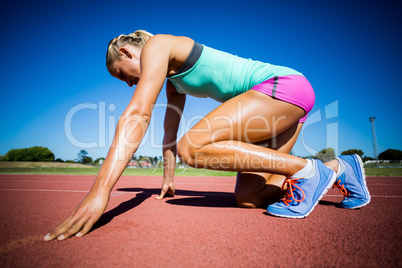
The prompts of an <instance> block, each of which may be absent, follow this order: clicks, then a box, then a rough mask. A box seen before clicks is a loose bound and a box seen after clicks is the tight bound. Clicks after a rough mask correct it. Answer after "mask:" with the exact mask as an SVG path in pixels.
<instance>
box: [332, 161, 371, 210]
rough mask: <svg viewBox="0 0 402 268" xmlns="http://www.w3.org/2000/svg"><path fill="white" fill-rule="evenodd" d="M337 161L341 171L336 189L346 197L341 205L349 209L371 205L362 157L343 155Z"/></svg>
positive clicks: (339, 171)
mask: <svg viewBox="0 0 402 268" xmlns="http://www.w3.org/2000/svg"><path fill="white" fill-rule="evenodd" d="M335 161H337V162H338V164H339V170H338V172H337V179H336V182H335V184H334V187H337V188H338V189H339V190H340V191H341V193H342V194H343V195H344V196H345V198H344V199H343V201H342V202H341V203H340V204H339V205H340V206H341V207H343V208H347V209H356V208H361V207H364V206H366V205H367V204H368V203H370V199H371V197H370V193H369V191H368V189H367V184H366V175H365V171H364V166H363V161H362V160H361V158H360V156H359V155H357V154H355V155H341V156H340V157H337V158H336V160H335Z"/></svg>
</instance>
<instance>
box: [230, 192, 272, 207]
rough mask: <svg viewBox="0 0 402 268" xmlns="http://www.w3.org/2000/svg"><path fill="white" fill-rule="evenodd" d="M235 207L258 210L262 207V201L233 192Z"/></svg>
mask: <svg viewBox="0 0 402 268" xmlns="http://www.w3.org/2000/svg"><path fill="white" fill-rule="evenodd" d="M234 196H235V199H236V202H237V205H238V206H239V207H241V208H260V207H262V206H263V205H264V203H265V202H264V200H259V198H256V197H255V196H250V195H248V194H244V193H239V192H235V194H234Z"/></svg>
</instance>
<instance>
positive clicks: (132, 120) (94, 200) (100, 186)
mask: <svg viewBox="0 0 402 268" xmlns="http://www.w3.org/2000/svg"><path fill="white" fill-rule="evenodd" d="M169 53H170V50H169V46H168V45H166V44H164V43H163V40H160V39H158V38H156V39H155V40H154V41H151V40H149V41H148V42H147V44H146V45H145V46H144V48H143V49H142V53H141V70H142V74H141V79H140V81H139V83H138V86H137V88H136V90H135V92H134V94H133V97H132V99H131V101H130V103H129V105H128V106H127V108H126V110H125V111H124V113H123V115H122V116H121V118H120V119H119V121H118V124H117V128H116V133H115V136H114V139H113V143H112V146H111V148H110V150H109V153H108V155H107V157H106V160H105V163H104V164H103V165H102V168H101V170H100V172H99V174H98V176H97V177H96V179H95V182H94V184H93V186H92V188H91V190H90V191H89V193H88V194H87V195H86V197H85V198H84V199H83V200H82V202H81V203H80V204H79V205H78V206H77V207H76V208H75V209H74V210H73V212H72V213H71V214H70V216H69V217H68V218H67V219H66V220H65V221H63V223H61V224H60V225H59V226H58V227H57V228H56V229H54V230H53V231H52V232H51V233H49V234H47V235H46V236H45V237H44V238H43V239H44V240H45V241H50V240H53V239H55V238H57V239H58V240H64V239H66V238H68V237H70V236H73V235H76V236H83V235H85V234H86V233H88V232H89V231H90V230H91V228H92V226H93V225H94V224H95V223H96V222H97V221H98V220H99V218H100V217H101V215H102V214H103V212H104V211H105V209H106V206H107V204H108V201H109V196H110V192H111V190H112V188H113V186H114V185H115V184H116V182H117V180H118V179H119V178H120V175H121V174H122V173H123V171H124V169H125V168H126V166H127V163H128V161H129V160H130V159H131V157H132V155H133V154H134V153H135V152H136V151H137V149H138V147H139V145H140V143H141V141H142V139H143V137H144V135H145V133H146V131H147V128H148V125H149V121H150V119H151V114H152V110H153V106H154V104H155V103H156V100H157V98H158V96H159V93H160V90H161V89H162V86H163V84H164V81H165V78H166V73H167V70H168V64H169Z"/></svg>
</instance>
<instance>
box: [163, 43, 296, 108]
mask: <svg viewBox="0 0 402 268" xmlns="http://www.w3.org/2000/svg"><path fill="white" fill-rule="evenodd" d="M190 54H191V53H190ZM189 57H190V56H189ZM294 74H296V75H302V74H301V73H299V72H297V71H295V70H293V69H291V68H288V67H282V66H277V65H272V64H268V63H263V62H260V61H254V60H251V59H244V58H241V57H238V56H234V55H232V54H229V53H226V52H223V51H219V50H216V49H213V48H210V47H207V46H204V47H203V49H202V53H201V55H200V57H199V59H198V60H197V62H195V64H194V65H193V66H192V67H191V68H190V69H187V70H186V71H184V72H182V73H178V74H175V75H172V76H169V77H167V79H169V80H170V81H171V82H172V84H173V85H174V86H175V87H176V90H177V92H179V93H182V94H188V95H191V96H194V97H198V98H208V97H209V98H212V99H214V100H216V101H219V102H225V101H227V100H229V99H231V98H233V97H235V96H237V95H239V94H241V93H243V92H246V91H247V90H249V89H251V88H252V87H253V86H255V85H258V84H260V83H262V82H264V81H265V80H268V79H270V78H273V77H275V76H285V75H294Z"/></svg>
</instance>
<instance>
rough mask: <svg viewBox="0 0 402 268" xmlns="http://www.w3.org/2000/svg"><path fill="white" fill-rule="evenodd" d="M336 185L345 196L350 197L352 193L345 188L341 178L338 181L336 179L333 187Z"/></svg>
mask: <svg viewBox="0 0 402 268" xmlns="http://www.w3.org/2000/svg"><path fill="white" fill-rule="evenodd" d="M335 187H336V188H338V189H339V191H340V192H341V194H343V196H346V197H348V196H349V195H350V193H348V190H346V188H345V184H341V179H339V180H338V181H335V183H334V185H333V186H332V188H335Z"/></svg>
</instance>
